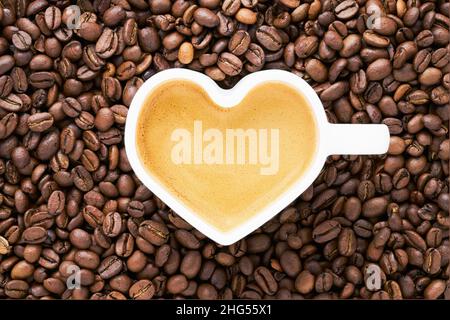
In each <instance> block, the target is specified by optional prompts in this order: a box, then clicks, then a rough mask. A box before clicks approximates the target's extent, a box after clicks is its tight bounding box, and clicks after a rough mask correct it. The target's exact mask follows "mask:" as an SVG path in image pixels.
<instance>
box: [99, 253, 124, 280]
mask: <svg viewBox="0 0 450 320" xmlns="http://www.w3.org/2000/svg"><path fill="white" fill-rule="evenodd" d="M122 268H123V263H122V261H121V260H120V259H119V258H118V257H117V256H109V257H107V258H105V259H103V260H102V261H101V262H100V266H99V267H98V270H97V271H98V274H99V275H100V277H101V278H102V279H104V280H107V279H110V278H112V277H114V276H116V275H118V274H119V273H120V272H121V271H122Z"/></svg>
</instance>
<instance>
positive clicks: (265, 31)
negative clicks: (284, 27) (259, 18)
mask: <svg viewBox="0 0 450 320" xmlns="http://www.w3.org/2000/svg"><path fill="white" fill-rule="evenodd" d="M256 39H257V40H258V42H259V43H260V44H261V45H262V46H263V47H264V48H266V49H267V50H269V51H278V50H279V49H280V48H281V46H282V39H281V36H280V35H279V32H278V30H277V29H276V28H274V27H270V26H264V25H263V26H261V27H259V28H258V29H257V30H256Z"/></svg>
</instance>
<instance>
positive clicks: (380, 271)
mask: <svg viewBox="0 0 450 320" xmlns="http://www.w3.org/2000/svg"><path fill="white" fill-rule="evenodd" d="M71 5H77V7H74V6H71ZM449 8H450V5H449V2H448V1H443V0H432V1H425V0H384V1H381V0H377V1H375V0H344V1H341V0H273V1H272V0H224V1H221V0H72V1H70V0H1V1H0V298H14V299H16V298H29V299H41V298H44V299H48V298H63V299H128V298H131V299H150V298H153V299H155V298H183V297H184V298H200V299H217V298H225V299H229V298H245V299H260V298H280V299H303V298H308V299H309V298H321V299H328V298H342V299H347V298H363V299H400V298H425V299H436V298H447V299H449V298H450V285H449V276H450V265H449V259H450V257H449V256H450V242H449V226H450V218H449V212H448V211H449V179H448V177H449V166H448V160H449V152H450V142H449V136H448V120H449V95H448V90H449V87H450V67H449V51H448V50H449V31H448V28H449V24H450V19H449V16H448V14H449ZM78 12H79V13H80V14H81V16H79V19H77V17H78V16H77V14H78ZM171 67H187V68H190V69H193V70H198V71H201V72H204V73H205V74H207V75H208V76H210V77H211V78H212V79H214V80H216V81H217V82H218V83H219V84H220V85H221V86H222V87H227V88H228V87H231V86H233V85H234V84H236V83H237V81H238V80H239V79H240V78H242V76H244V75H246V74H248V73H251V72H254V71H257V70H261V69H283V70H289V71H291V72H293V73H295V74H297V75H298V76H301V77H303V78H304V79H306V80H307V81H308V82H309V83H310V84H311V85H312V86H313V87H314V88H315V90H316V91H317V93H318V94H319V96H320V98H321V100H322V101H323V103H324V106H325V108H326V112H327V115H328V117H329V120H330V121H331V122H341V123H384V124H386V125H388V126H389V130H390V133H391V136H392V137H391V144H390V148H389V152H388V154H386V155H383V156H371V157H368V156H333V157H330V158H329V159H328V161H327V164H326V166H325V168H324V169H323V171H322V173H321V174H320V176H319V177H318V178H317V180H316V181H315V183H314V184H313V186H311V187H310V188H309V189H308V190H307V191H306V192H304V193H303V194H302V195H301V196H300V197H299V198H298V200H297V201H296V202H295V203H293V204H292V205H291V206H289V207H288V208H286V209H285V210H284V211H283V212H282V213H281V214H279V215H277V216H276V217H275V218H274V219H272V220H271V221H270V222H268V223H266V224H265V225H264V226H263V227H261V228H260V229H259V230H257V231H255V232H254V233H252V234H251V235H249V236H248V237H246V238H245V239H243V240H241V241H239V242H237V243H235V244H233V245H231V246H228V247H224V246H220V245H217V244H215V243H213V242H212V241H210V240H208V239H207V238H205V237H204V236H203V235H202V234H200V233H199V232H198V231H196V230H194V229H193V228H192V227H191V226H190V225H189V224H187V223H186V222H185V221H183V220H182V219H181V218H180V217H178V216H177V215H176V214H175V213H174V212H172V211H171V210H170V209H169V208H168V207H167V206H166V205H165V204H164V203H162V202H161V201H160V200H159V199H157V198H156V197H154V196H153V195H152V193H151V192H150V191H149V190H148V189H146V188H145V187H144V186H143V185H142V184H141V183H140V182H139V181H138V180H137V179H136V177H135V175H134V174H133V172H132V170H131V167H130V165H129V163H128V161H127V156H126V154H125V150H124V146H123V128H124V123H125V119H126V116H127V110H128V106H129V105H130V102H131V100H132V98H133V95H134V94H135V92H136V90H137V89H138V88H139V86H140V85H141V84H142V83H143V81H144V80H146V79H148V78H149V77H151V76H152V75H153V74H155V73H156V72H158V71H160V70H163V69H167V68H171ZM367 143H371V142H370V141H367Z"/></svg>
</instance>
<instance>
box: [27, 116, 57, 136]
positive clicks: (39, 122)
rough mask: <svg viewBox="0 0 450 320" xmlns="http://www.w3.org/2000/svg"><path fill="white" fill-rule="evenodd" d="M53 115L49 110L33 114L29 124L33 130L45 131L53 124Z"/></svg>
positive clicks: (28, 121)
mask: <svg viewBox="0 0 450 320" xmlns="http://www.w3.org/2000/svg"><path fill="white" fill-rule="evenodd" d="M53 121H54V120H53V116H52V115H51V114H50V113H48V112H40V113H35V114H33V115H31V116H30V117H29V118H28V120H27V124H28V127H29V128H30V130H31V131H34V132H43V131H45V130H47V129H49V128H50V127H51V126H52V125H53Z"/></svg>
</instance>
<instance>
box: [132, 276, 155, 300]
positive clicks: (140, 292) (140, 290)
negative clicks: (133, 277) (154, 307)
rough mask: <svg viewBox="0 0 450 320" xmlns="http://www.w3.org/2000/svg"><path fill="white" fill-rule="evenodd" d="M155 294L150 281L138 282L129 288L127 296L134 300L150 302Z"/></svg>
mask: <svg viewBox="0 0 450 320" xmlns="http://www.w3.org/2000/svg"><path fill="white" fill-rule="evenodd" d="M154 294H155V286H154V285H153V283H152V282H151V281H150V280H139V281H137V282H136V283H135V284H133V285H132V286H131V287H130V291H129V295H130V297H131V299H135V300H150V299H151V298H152V297H153V295H154Z"/></svg>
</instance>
